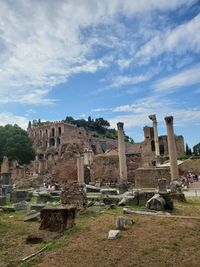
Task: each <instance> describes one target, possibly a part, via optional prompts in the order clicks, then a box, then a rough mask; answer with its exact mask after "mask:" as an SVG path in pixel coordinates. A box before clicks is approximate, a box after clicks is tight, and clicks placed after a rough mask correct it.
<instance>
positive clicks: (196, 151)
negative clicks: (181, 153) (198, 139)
mask: <svg viewBox="0 0 200 267" xmlns="http://www.w3.org/2000/svg"><path fill="white" fill-rule="evenodd" d="M193 153H194V155H195V156H200V143H198V144H196V145H195V146H193Z"/></svg>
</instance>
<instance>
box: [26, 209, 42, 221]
mask: <svg viewBox="0 0 200 267" xmlns="http://www.w3.org/2000/svg"><path fill="white" fill-rule="evenodd" d="M39 218H40V212H37V211H36V210H30V211H29V212H27V214H26V215H25V217H24V222H29V221H38V220H39Z"/></svg>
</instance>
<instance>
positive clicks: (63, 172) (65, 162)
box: [52, 153, 77, 182]
mask: <svg viewBox="0 0 200 267" xmlns="http://www.w3.org/2000/svg"><path fill="white" fill-rule="evenodd" d="M52 178H53V179H54V180H56V181H59V182H64V181H65V182H66V181H77V159H76V155H74V154H73V153H65V154H64V156H63V157H62V158H59V159H58V160H57V161H55V162H52Z"/></svg>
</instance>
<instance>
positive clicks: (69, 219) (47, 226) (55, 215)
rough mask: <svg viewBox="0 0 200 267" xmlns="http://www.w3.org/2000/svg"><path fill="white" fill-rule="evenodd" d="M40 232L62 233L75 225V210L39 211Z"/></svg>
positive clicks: (48, 209) (45, 209) (70, 208)
mask: <svg viewBox="0 0 200 267" xmlns="http://www.w3.org/2000/svg"><path fill="white" fill-rule="evenodd" d="M40 217H41V224H40V230H48V231H50V232H63V231H64V230H66V229H69V228H72V227H73V226H74V225H75V218H76V208H75V207H69V208H66V207H65V208H63V207H61V208H44V209H42V210H41V214H40Z"/></svg>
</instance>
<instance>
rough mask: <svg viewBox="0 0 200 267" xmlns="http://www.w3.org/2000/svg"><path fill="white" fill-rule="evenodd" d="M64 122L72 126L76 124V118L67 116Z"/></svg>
mask: <svg viewBox="0 0 200 267" xmlns="http://www.w3.org/2000/svg"><path fill="white" fill-rule="evenodd" d="M64 121H65V122H67V123H71V124H74V122H75V120H74V118H73V117H71V116H67V117H66V118H65V120H64Z"/></svg>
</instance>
